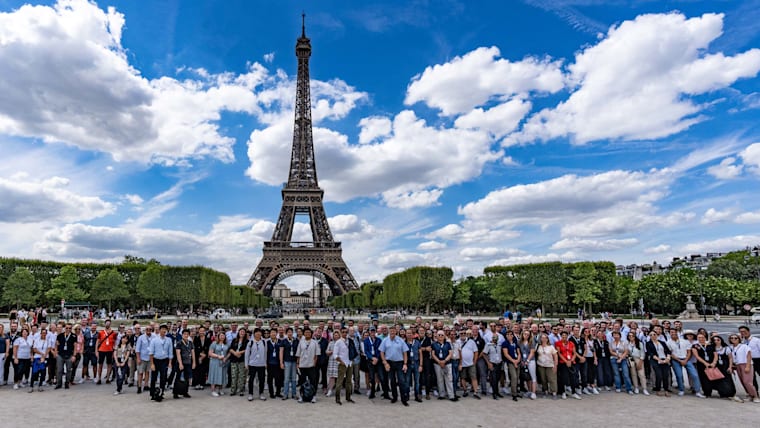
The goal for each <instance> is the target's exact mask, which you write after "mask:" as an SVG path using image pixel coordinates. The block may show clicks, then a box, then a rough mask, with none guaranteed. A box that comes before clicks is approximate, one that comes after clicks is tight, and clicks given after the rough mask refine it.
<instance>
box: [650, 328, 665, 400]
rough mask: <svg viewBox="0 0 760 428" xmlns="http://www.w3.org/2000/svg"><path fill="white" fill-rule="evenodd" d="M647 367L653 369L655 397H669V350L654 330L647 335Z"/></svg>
mask: <svg viewBox="0 0 760 428" xmlns="http://www.w3.org/2000/svg"><path fill="white" fill-rule="evenodd" d="M646 349H647V357H648V358H649V360H650V363H649V365H650V366H651V367H652V368H653V369H654V379H655V381H654V388H653V390H654V391H655V393H656V395H657V396H660V397H661V396H665V397H670V348H668V344H667V343H665V342H664V341H662V340H660V334H659V333H657V331H656V330H653V331H652V332H651V333H649V342H647V344H646Z"/></svg>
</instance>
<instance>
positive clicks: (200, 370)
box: [193, 358, 208, 386]
mask: <svg viewBox="0 0 760 428" xmlns="http://www.w3.org/2000/svg"><path fill="white" fill-rule="evenodd" d="M206 376H208V358H204V359H203V362H202V363H200V364H196V365H195V371H194V372H193V386H198V385H205V384H206Z"/></svg>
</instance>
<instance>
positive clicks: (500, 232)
mask: <svg viewBox="0 0 760 428" xmlns="http://www.w3.org/2000/svg"><path fill="white" fill-rule="evenodd" d="M467 226H470V225H469V224H468V225H467ZM518 236H520V233H519V232H517V231H514V230H509V229H500V228H494V229H489V228H487V227H479V228H478V227H465V226H462V225H459V224H453V223H451V224H447V225H446V226H443V227H441V228H439V229H436V230H434V231H432V232H430V233H428V234H426V235H425V238H427V239H443V240H446V241H457V242H459V243H460V244H471V243H475V242H481V243H483V242H501V241H505V240H508V239H513V238H516V237H518Z"/></svg>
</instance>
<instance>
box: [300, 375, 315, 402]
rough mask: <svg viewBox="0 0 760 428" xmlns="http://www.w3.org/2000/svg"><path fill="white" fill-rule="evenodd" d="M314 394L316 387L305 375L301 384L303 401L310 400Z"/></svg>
mask: <svg viewBox="0 0 760 428" xmlns="http://www.w3.org/2000/svg"><path fill="white" fill-rule="evenodd" d="M314 394H316V389H315V388H314V385H312V384H311V381H310V380H309V378H308V377H307V378H306V380H305V381H304V383H303V384H302V385H301V398H302V399H303V402H304V403H307V402H309V401H311V399H312V398H314Z"/></svg>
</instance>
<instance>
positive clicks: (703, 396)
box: [697, 392, 707, 398]
mask: <svg viewBox="0 0 760 428" xmlns="http://www.w3.org/2000/svg"><path fill="white" fill-rule="evenodd" d="M697 397H699V398H707V397H705V394H702V393H701V392H698V393H697Z"/></svg>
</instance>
